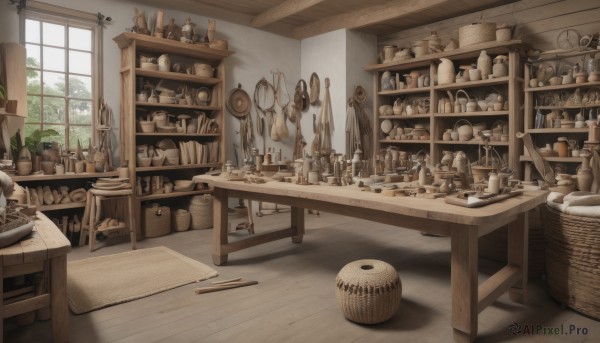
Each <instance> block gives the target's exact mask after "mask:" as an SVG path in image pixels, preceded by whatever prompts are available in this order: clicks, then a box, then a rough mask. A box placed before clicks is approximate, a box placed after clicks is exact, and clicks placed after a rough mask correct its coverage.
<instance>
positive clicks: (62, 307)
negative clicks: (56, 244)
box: [50, 255, 69, 343]
mask: <svg viewBox="0 0 600 343" xmlns="http://www.w3.org/2000/svg"><path fill="white" fill-rule="evenodd" d="M50 302H51V308H52V341H53V342H58V343H61V342H68V341H69V312H68V311H69V309H68V306H67V256H66V255H61V256H56V257H53V258H52V259H51V260H50Z"/></svg>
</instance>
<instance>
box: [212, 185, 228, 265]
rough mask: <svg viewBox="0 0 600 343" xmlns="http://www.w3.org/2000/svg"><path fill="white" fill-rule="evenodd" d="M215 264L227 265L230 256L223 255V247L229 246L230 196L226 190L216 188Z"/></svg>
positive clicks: (214, 224) (213, 254) (214, 209)
mask: <svg viewBox="0 0 600 343" xmlns="http://www.w3.org/2000/svg"><path fill="white" fill-rule="evenodd" d="M213 199H214V200H213V206H214V208H213V242H212V257H213V263H214V264H215V265H217V266H220V265H222V264H225V263H227V257H228V255H227V254H226V253H223V245H226V244H227V220H228V218H227V215H228V213H227V210H228V204H227V200H228V194H227V190H226V189H222V188H217V187H215V189H214V191H213Z"/></svg>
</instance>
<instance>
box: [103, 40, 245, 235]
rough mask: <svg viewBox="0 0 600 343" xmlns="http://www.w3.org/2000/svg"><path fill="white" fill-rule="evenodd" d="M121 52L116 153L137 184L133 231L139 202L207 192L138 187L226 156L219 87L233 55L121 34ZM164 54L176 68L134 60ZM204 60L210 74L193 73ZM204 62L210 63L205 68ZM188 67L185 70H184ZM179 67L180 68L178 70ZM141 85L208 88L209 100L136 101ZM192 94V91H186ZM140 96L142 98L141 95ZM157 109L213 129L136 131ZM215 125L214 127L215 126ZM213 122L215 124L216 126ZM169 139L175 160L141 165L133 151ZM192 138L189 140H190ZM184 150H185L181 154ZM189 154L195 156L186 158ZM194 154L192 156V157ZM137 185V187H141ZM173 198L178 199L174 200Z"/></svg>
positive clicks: (179, 176)
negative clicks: (160, 67) (201, 121)
mask: <svg viewBox="0 0 600 343" xmlns="http://www.w3.org/2000/svg"><path fill="white" fill-rule="evenodd" d="M114 41H115V42H116V43H117V44H118V46H119V48H120V51H121V66H120V74H121V107H120V110H121V111H120V112H121V121H120V123H121V128H120V130H121V136H120V138H121V139H120V153H121V157H120V158H121V161H128V165H129V173H130V180H131V181H132V183H133V184H134V185H137V187H136V196H135V199H136V201H135V216H136V218H138V220H136V222H137V229H138V232H141V230H140V222H141V220H139V218H140V215H141V205H142V203H143V202H147V201H169V203H172V202H174V201H177V200H182V198H183V197H187V196H190V195H197V194H202V193H206V192H208V190H193V189H188V187H178V185H175V187H174V191H173V192H169V193H166V192H164V190H161V189H159V188H157V187H155V188H154V189H152V187H149V186H147V185H143V186H142V187H139V185H140V184H141V183H142V180H144V181H145V182H146V183H147V182H148V181H149V180H150V179H151V178H153V177H154V178H160V179H162V178H168V179H169V180H173V181H175V180H191V179H192V177H193V176H194V175H197V174H201V173H204V172H206V171H209V170H210V169H215V168H218V169H220V168H221V166H222V164H223V160H224V158H225V155H224V154H225V149H224V148H223V141H224V133H225V130H224V104H225V100H224V88H223V87H224V85H225V66H224V59H225V58H226V57H227V56H229V55H231V54H233V52H231V51H228V50H219V49H212V48H209V47H205V46H201V45H192V44H185V43H181V42H179V41H173V40H168V39H162V38H155V37H151V36H146V35H141V34H136V33H130V32H125V33H122V34H120V35H118V36H117V37H115V38H114ZM165 54H168V55H169V59H170V60H171V63H172V67H175V65H174V64H175V63H178V64H179V67H180V69H181V71H179V72H176V71H173V68H170V69H168V70H162V71H161V70H152V69H142V68H141V65H140V64H139V63H138V59H140V57H141V56H152V57H153V58H157V57H160V56H161V55H165ZM198 63H201V64H204V67H203V68H204V69H206V68H209V69H211V68H214V73H213V75H211V76H210V77H204V76H199V75H196V73H194V72H193V70H194V69H193V68H194V64H198ZM207 65H210V67H209V66H207ZM188 68H191V70H190V72H188V73H186V72H185V70H186V69H188ZM182 71H183V72H182ZM146 83H149V84H152V85H154V86H156V85H158V84H159V83H160V84H161V85H163V86H162V87H164V88H169V89H173V90H176V89H177V88H185V89H188V90H193V89H196V90H200V89H208V90H209V92H210V98H209V99H208V101H207V102H200V101H197V100H193V101H192V102H191V103H187V102H186V103H184V104H182V103H180V102H177V103H163V102H162V101H160V102H158V103H151V102H147V101H138V100H140V99H138V97H136V91H137V90H139V89H141V88H142V86H143V85H144V84H146ZM190 94H191V95H193V96H195V95H196V94H197V92H190ZM141 100H144V99H141ZM157 110H161V111H164V112H167V113H168V114H169V119H168V121H170V122H174V120H175V118H176V117H171V115H173V116H177V115H189V116H190V117H191V118H192V119H191V120H194V119H202V118H204V120H207V121H211V123H213V126H212V127H213V128H215V130H213V131H211V132H210V133H198V132H199V131H198V130H196V131H195V132H194V131H191V132H189V133H188V131H187V130H186V131H185V132H181V131H175V132H156V131H154V132H147V133H144V132H142V131H141V128H140V125H139V122H140V121H143V120H145V119H146V118H147V116H148V114H151V113H152V112H154V111H157ZM215 124H216V125H215ZM215 126H216V127H215ZM161 140H162V141H164V140H168V141H170V142H173V143H174V144H175V147H176V148H179V149H180V150H179V152H178V154H179V155H178V157H179V158H178V160H179V161H177V159H171V160H170V161H167V160H165V162H164V164H159V165H150V166H142V165H140V164H139V161H137V160H138V158H137V157H138V156H137V154H138V149H139V147H143V146H156V145H157V142H159V141H161ZM190 142H191V143H190ZM199 147H207V148H202V152H203V154H202V156H203V158H200V156H198V154H197V155H194V154H193V153H190V151H192V150H194V149H196V148H199ZM186 151H187V152H186ZM190 156H195V157H194V158H190ZM196 157H197V158H196ZM140 188H141V190H140ZM175 198H177V199H175Z"/></svg>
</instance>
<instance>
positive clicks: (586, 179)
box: [577, 154, 594, 192]
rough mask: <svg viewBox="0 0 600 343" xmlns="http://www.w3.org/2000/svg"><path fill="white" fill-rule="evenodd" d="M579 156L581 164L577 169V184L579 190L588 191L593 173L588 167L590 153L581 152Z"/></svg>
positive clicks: (590, 187)
mask: <svg viewBox="0 0 600 343" xmlns="http://www.w3.org/2000/svg"><path fill="white" fill-rule="evenodd" d="M581 157H582V162H581V166H580V167H579V169H578V170H577V186H578V188H579V190H580V191H584V192H589V191H590V190H591V189H592V182H593V181H594V175H593V174H592V169H591V168H590V155H589V154H585V155H583V154H582V155H581Z"/></svg>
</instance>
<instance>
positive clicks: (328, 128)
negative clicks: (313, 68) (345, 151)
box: [318, 77, 333, 156]
mask: <svg viewBox="0 0 600 343" xmlns="http://www.w3.org/2000/svg"><path fill="white" fill-rule="evenodd" d="M329 85H330V83H329V78H328V77H327V78H325V96H324V97H323V106H322V107H321V115H320V117H319V125H318V130H319V133H320V134H321V141H320V144H319V151H320V152H321V155H322V156H328V155H329V154H330V153H331V136H332V133H333V114H332V110H331V95H330V94H329Z"/></svg>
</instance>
